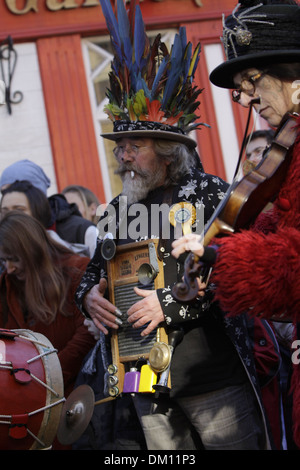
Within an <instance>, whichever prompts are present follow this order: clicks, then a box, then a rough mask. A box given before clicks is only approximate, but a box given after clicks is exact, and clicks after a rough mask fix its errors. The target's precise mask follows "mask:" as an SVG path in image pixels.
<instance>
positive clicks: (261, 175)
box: [172, 113, 297, 302]
mask: <svg viewBox="0 0 300 470" xmlns="http://www.w3.org/2000/svg"><path fill="white" fill-rule="evenodd" d="M296 119H297V116H295V115H293V114H290V113H287V114H286V115H285V116H284V117H283V119H282V121H281V123H280V125H279V127H278V129H277V132H276V134H275V136H274V138H273V141H272V143H271V145H270V147H269V149H268V150H267V152H266V153H265V155H264V156H263V159H262V160H261V161H260V162H259V164H258V165H257V166H256V167H255V168H254V169H252V170H251V171H250V172H249V173H247V174H246V175H245V176H244V177H243V178H242V179H241V180H240V181H233V183H232V184H231V185H230V186H229V188H228V190H227V192H226V195H225V197H224V199H223V200H222V202H221V203H220V204H219V205H218V207H217V209H216V211H215V212H214V214H213V215H212V217H211V219H210V220H209V221H208V223H207V225H206V228H205V231H204V239H203V245H204V246H207V245H208V244H209V243H210V241H211V240H212V239H213V238H215V237H220V236H227V235H230V234H232V233H234V232H238V231H239V230H241V229H247V228H249V226H250V225H251V224H252V223H253V222H254V221H255V219H256V217H257V216H258V215H259V214H260V212H261V211H262V210H263V209H264V208H265V206H266V205H267V204H268V203H269V202H272V201H274V199H275V198H276V196H277V194H278V192H279V190H280V188H281V185H282V183H283V181H284V179H285V177H286V174H287V171H288V168H289V166H290V163H291V160H292V148H293V145H294V143H295V140H296V137H297V126H296ZM203 268H204V270H206V271H207V267H205V266H204V259H203V258H202V257H199V256H197V255H195V254H194V253H191V252H190V253H189V254H188V256H187V257H186V259H185V262H184V276H183V281H182V282H180V283H177V284H175V285H174V286H173V289H172V294H173V297H174V298H175V299H176V300H177V301H179V302H192V301H194V300H195V299H196V297H197V296H198V282H197V278H198V277H199V276H200V274H201V272H202V271H203ZM205 275H206V274H205ZM201 277H203V276H201ZM202 280H203V279H202Z"/></svg>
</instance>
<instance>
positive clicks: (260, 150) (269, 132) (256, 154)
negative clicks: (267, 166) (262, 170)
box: [243, 129, 275, 174]
mask: <svg viewBox="0 0 300 470" xmlns="http://www.w3.org/2000/svg"><path fill="white" fill-rule="evenodd" d="M274 134H275V131H273V129H260V130H257V131H254V132H253V133H252V134H249V135H248V137H247V139H246V144H245V149H246V160H245V161H244V164H243V172H244V174H247V173H249V171H251V170H252V169H253V168H255V167H256V166H257V165H258V163H259V162H260V161H261V159H262V157H263V154H264V152H265V151H266V150H267V149H268V147H269V146H270V145H271V143H272V140H273V137H274Z"/></svg>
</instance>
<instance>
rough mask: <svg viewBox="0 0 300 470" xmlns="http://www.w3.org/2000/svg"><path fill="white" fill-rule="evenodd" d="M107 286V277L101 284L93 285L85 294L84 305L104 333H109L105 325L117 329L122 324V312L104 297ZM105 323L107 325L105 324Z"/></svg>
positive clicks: (101, 280)
mask: <svg viewBox="0 0 300 470" xmlns="http://www.w3.org/2000/svg"><path fill="white" fill-rule="evenodd" d="M106 288H107V281H106V279H104V278H102V279H100V281H99V284H97V285H95V286H93V287H92V288H91V290H89V292H88V293H87V294H86V295H85V297H84V300H83V307H84V309H85V310H86V311H87V312H88V314H89V315H90V317H91V318H92V320H93V322H94V323H95V325H96V327H97V328H99V330H101V331H102V332H103V333H105V334H108V330H107V329H106V328H105V326H108V327H110V328H114V329H117V328H119V326H118V325H121V324H122V322H121V320H120V318H119V317H120V316H121V315H122V314H121V312H120V311H119V310H118V309H117V308H116V306H115V305H113V304H112V303H111V302H109V300H107V299H105V298H104V294H105V291H106ZM104 325H105V326H104Z"/></svg>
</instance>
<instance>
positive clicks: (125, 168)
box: [115, 163, 149, 178]
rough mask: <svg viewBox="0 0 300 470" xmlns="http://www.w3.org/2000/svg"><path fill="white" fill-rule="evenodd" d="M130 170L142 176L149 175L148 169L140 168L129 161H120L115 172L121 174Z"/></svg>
mask: <svg viewBox="0 0 300 470" xmlns="http://www.w3.org/2000/svg"><path fill="white" fill-rule="evenodd" d="M130 171H134V173H136V174H137V175H139V176H142V177H144V178H145V177H147V176H149V172H148V171H146V170H142V169H141V168H138V167H137V166H136V165H132V164H131V163H120V164H119V168H117V169H116V170H115V174H116V175H120V176H122V175H124V174H125V173H126V172H130Z"/></svg>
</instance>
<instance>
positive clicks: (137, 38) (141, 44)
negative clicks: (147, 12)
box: [134, 5, 146, 70]
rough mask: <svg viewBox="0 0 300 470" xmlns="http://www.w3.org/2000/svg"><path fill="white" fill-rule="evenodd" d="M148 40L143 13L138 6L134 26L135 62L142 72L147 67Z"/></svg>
mask: <svg viewBox="0 0 300 470" xmlns="http://www.w3.org/2000/svg"><path fill="white" fill-rule="evenodd" d="M145 46H146V38H145V25H144V21H143V17H142V12H141V9H140V7H139V5H137V6H136V11H135V25H134V50H135V61H136V63H137V66H138V69H139V70H142V68H143V66H144V65H145V58H144V52H145Z"/></svg>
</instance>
